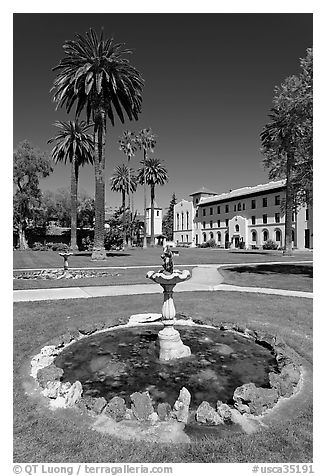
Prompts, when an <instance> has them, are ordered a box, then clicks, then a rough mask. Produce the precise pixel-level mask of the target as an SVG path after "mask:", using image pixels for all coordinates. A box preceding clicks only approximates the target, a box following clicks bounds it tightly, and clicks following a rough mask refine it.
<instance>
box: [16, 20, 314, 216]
mask: <svg viewBox="0 0 326 476" xmlns="http://www.w3.org/2000/svg"><path fill="white" fill-rule="evenodd" d="M90 27H93V28H95V29H96V30H97V31H99V29H100V28H101V27H104V31H105V34H106V36H113V37H114V39H115V41H116V42H124V43H125V44H126V46H127V47H128V48H132V49H133V50H134V53H133V55H131V56H130V58H129V59H130V62H131V64H132V65H133V66H135V67H136V68H137V69H138V70H139V71H140V72H141V73H142V76H143V78H144V79H145V87H144V92H143V111H142V113H141V115H140V119H139V120H138V121H137V122H135V121H133V122H129V121H128V120H126V122H125V124H124V125H123V124H120V123H119V122H118V120H117V123H116V126H115V127H114V128H112V127H111V126H110V125H108V131H107V149H106V177H107V181H106V204H107V206H113V207H115V206H117V205H118V204H120V196H119V195H118V194H116V193H114V192H111V190H110V187H109V178H110V177H111V175H112V173H113V169H114V167H115V166H116V165H117V164H119V163H121V162H122V161H124V160H125V156H124V155H123V153H122V152H121V151H119V149H118V143H117V141H118V138H119V136H120V135H122V132H123V131H124V130H126V129H129V130H133V131H135V132H137V131H138V130H140V129H142V128H145V127H151V128H152V130H153V132H154V133H155V134H156V135H157V137H158V140H157V146H156V149H155V153H154V156H156V157H157V158H159V159H160V160H162V161H163V162H164V163H165V165H166V167H167V169H168V172H169V176H170V180H169V183H168V184H167V185H166V186H164V187H157V202H158V204H159V206H161V207H163V208H165V207H167V206H168V204H169V201H170V198H171V195H172V193H173V192H175V193H176V195H177V198H178V199H182V198H188V196H189V194H190V193H192V192H193V191H195V190H196V189H198V188H201V187H202V186H206V187H207V188H209V189H211V190H214V191H216V193H222V192H225V191H228V190H229V189H234V188H238V187H242V186H246V185H256V184H258V183H264V182H266V181H268V175H267V171H265V170H264V169H263V167H262V165H261V162H262V155H261V154H260V152H259V147H260V140H259V134H260V132H261V130H262V128H263V126H264V125H265V124H266V122H268V112H269V109H270V108H271V106H272V97H273V91H274V87H275V85H278V84H280V83H281V82H282V81H283V80H284V79H285V78H286V77H287V76H289V75H291V74H298V73H299V71H300V68H299V58H302V57H304V56H305V52H306V49H307V48H309V47H312V46H313V45H312V14H302V13H289V14H286V13H281V14H274V13H268V14H259V13H255V14H254V13H247V14H245V13H242V14H225V13H224V14H223V13H207V14H186V13H182V14H163V13H160V14H136V13H133V14H110V13H108V14H88V13H87V14H77V13H72V14H66V13H65V14H15V15H14V90H13V92H14V134H13V138H14V147H15V146H16V145H17V144H18V143H19V142H20V141H22V140H24V139H28V140H30V141H31V142H32V143H33V144H34V145H36V146H38V147H39V148H40V149H41V150H44V151H50V146H49V145H47V140H48V139H49V138H50V137H52V136H53V135H55V133H56V128H55V127H54V126H53V123H54V121H56V120H68V119H73V115H72V114H71V115H69V116H68V115H67V114H66V113H65V111H64V110H58V111H55V105H54V104H53V102H52V99H51V95H50V92H49V90H50V88H51V86H52V82H53V79H54V77H55V73H54V72H53V71H52V68H53V67H54V66H55V65H57V64H58V62H59V61H60V59H61V58H62V57H63V49H62V45H63V43H64V41H65V40H69V39H73V38H74V36H75V33H81V34H85V32H86V31H87V30H88V29H89V28H90ZM140 159H141V154H140V152H138V153H137V155H136V157H135V158H134V160H133V164H132V165H133V166H134V167H135V168H137V167H138V166H139V160H140ZM69 184H70V169H69V167H68V166H67V167H65V166H64V165H56V166H55V172H54V173H53V174H52V175H51V177H49V178H48V179H46V180H44V181H42V183H41V186H42V189H43V190H56V189H57V188H59V187H69ZM80 188H81V189H84V190H86V191H88V192H89V194H90V195H92V196H93V195H94V171H93V169H92V168H91V167H85V168H84V169H83V170H82V171H81V177H80ZM135 203H136V206H137V208H138V210H139V211H141V210H142V203H143V198H142V190H141V189H139V191H138V192H137V193H136V200H135Z"/></svg>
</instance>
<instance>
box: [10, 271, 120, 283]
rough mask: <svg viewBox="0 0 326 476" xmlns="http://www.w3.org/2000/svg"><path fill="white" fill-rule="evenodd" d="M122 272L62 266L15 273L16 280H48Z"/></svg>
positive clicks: (95, 276) (106, 275)
mask: <svg viewBox="0 0 326 476" xmlns="http://www.w3.org/2000/svg"><path fill="white" fill-rule="evenodd" d="M119 275H120V274H119V273H118V272H117V273H112V272H110V271H105V270H103V271H101V270H96V271H93V270H80V269H78V270H77V269H69V271H64V270H63V269H62V268H57V269H51V270H50V269H42V270H37V271H21V272H20V273H16V274H14V275H13V279H14V280H15V279H16V280H34V281H35V280H38V279H41V280H47V279H52V280H56V279H62V278H66V279H81V278H107V277H109V276H119Z"/></svg>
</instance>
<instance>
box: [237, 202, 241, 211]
mask: <svg viewBox="0 0 326 476" xmlns="http://www.w3.org/2000/svg"><path fill="white" fill-rule="evenodd" d="M240 211H241V203H238V212H240Z"/></svg>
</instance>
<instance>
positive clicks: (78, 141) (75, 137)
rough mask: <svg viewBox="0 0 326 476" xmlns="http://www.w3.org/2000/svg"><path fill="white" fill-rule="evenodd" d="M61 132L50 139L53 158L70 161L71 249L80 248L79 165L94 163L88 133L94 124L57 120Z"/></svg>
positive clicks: (92, 148)
mask: <svg viewBox="0 0 326 476" xmlns="http://www.w3.org/2000/svg"><path fill="white" fill-rule="evenodd" d="M54 125H55V126H56V127H57V128H58V129H59V133H58V135H57V136H55V137H53V138H52V139H50V140H48V143H49V144H51V143H52V142H55V143H56V145H55V146H54V148H53V149H52V151H51V155H52V159H53V160H54V161H55V162H56V163H58V162H64V163H65V164H66V163H67V162H70V165H71V175H70V190H71V191H70V194H71V201H70V204H71V220H70V230H71V231H70V233H71V234H70V249H71V250H72V251H76V250H78V246H77V190H78V178H79V167H81V166H83V165H85V164H93V160H94V145H93V136H92V135H91V134H89V133H88V131H89V129H90V128H91V127H92V126H93V124H86V122H85V121H80V122H78V121H69V122H62V121H56V122H55V124H54Z"/></svg>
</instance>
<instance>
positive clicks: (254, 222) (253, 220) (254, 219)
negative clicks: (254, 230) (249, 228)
mask: <svg viewBox="0 0 326 476" xmlns="http://www.w3.org/2000/svg"><path fill="white" fill-rule="evenodd" d="M251 224H252V225H256V217H254V216H252V217H251Z"/></svg>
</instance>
